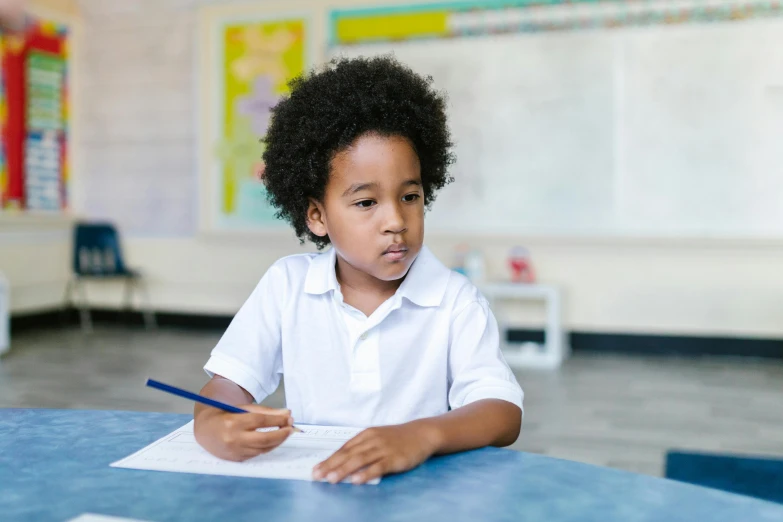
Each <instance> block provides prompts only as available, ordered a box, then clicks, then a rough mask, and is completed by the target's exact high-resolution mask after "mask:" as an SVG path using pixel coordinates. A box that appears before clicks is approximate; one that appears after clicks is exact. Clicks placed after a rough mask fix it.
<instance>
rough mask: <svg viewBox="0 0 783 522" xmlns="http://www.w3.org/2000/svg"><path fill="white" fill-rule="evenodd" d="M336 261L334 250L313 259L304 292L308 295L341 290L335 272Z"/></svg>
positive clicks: (308, 270) (331, 249)
mask: <svg viewBox="0 0 783 522" xmlns="http://www.w3.org/2000/svg"><path fill="white" fill-rule="evenodd" d="M336 261H337V254H336V253H335V251H334V248H330V249H329V250H327V251H326V252H324V253H322V254H318V255H317V256H315V257H313V260H312V261H311V262H310V268H308V269H307V277H306V278H305V285H304V291H305V292H306V293H308V294H325V293H326V292H329V291H330V290H339V289H340V285H339V284H337V275H336V274H335V271H334V268H335V262H336Z"/></svg>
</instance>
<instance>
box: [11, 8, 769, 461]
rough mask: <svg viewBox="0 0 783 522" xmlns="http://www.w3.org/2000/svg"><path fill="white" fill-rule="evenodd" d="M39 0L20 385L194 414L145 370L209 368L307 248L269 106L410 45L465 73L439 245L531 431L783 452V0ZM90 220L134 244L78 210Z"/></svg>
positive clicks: (20, 236)
mask: <svg viewBox="0 0 783 522" xmlns="http://www.w3.org/2000/svg"><path fill="white" fill-rule="evenodd" d="M28 10H29V12H30V13H31V14H32V15H33V16H32V17H30V18H29V19H28V20H27V23H26V28H25V29H24V30H23V31H22V33H16V34H12V33H9V32H6V34H5V35H4V37H3V44H2V53H3V54H2V56H3V58H2V62H3V70H2V74H3V84H4V86H3V95H2V104H1V106H2V111H1V113H2V116H3V118H4V133H3V141H4V148H3V150H4V153H3V156H2V171H0V194H2V211H0V272H2V274H3V275H4V280H7V281H6V282H4V283H3V284H0V288H2V290H1V291H0V325H2V326H0V353H2V352H4V351H5V352H7V353H5V355H3V356H2V358H1V359H0V406H3V407H58V408H99V409H134V410H135V409H138V410H155V411H179V412H188V411H190V410H191V405H190V404H189V403H188V402H185V401H181V400H179V399H177V398H169V397H167V396H162V394H160V393H158V392H154V391H150V390H147V389H145V388H144V387H143V382H144V379H145V378H146V377H148V376H149V377H155V378H159V379H161V380H164V381H166V382H172V383H173V384H177V385H181V386H183V387H187V388H190V389H198V388H199V387H200V386H201V385H202V384H203V383H204V382H205V381H206V375H205V374H204V373H203V371H202V370H201V366H202V365H203V363H204V362H205V361H206V358H207V356H208V353H209V351H210V349H211V347H212V346H213V345H214V343H215V342H216V341H217V339H218V338H219V336H220V333H221V331H222V330H223V329H224V328H225V327H226V326H227V324H228V321H229V320H230V317H231V316H232V315H233V314H234V313H235V312H236V310H237V309H238V308H239V306H240V305H241V304H242V303H243V301H244V299H245V298H246V297H247V296H248V295H249V293H250V291H251V290H252V289H253V287H254V286H255V284H256V283H257V281H258V279H259V278H260V277H261V276H262V275H263V273H264V272H265V271H266V269H267V268H268V267H269V266H270V265H271V264H272V263H273V262H274V261H275V260H277V259H278V258H280V257H281V256H284V255H288V254H292V253H297V252H303V251H307V250H309V249H311V247H309V246H307V245H305V246H301V245H299V243H298V241H297V239H296V238H295V237H293V234H292V232H291V231H290V229H289V228H288V227H287V226H286V225H285V224H281V223H278V222H277V221H276V220H275V218H274V212H273V211H272V210H271V209H270V208H269V206H268V205H267V203H266V202H265V199H264V193H263V188H262V187H261V185H260V184H259V183H258V181H257V179H256V175H255V174H256V173H257V172H258V171H259V169H261V168H262V167H263V165H261V163H260V158H261V154H262V152H263V149H262V145H261V144H260V143H259V141H258V140H259V138H260V136H262V135H263V133H264V132H265V129H266V125H267V123H268V117H269V108H270V107H271V106H272V105H274V103H275V102H276V101H277V100H278V99H279V98H280V97H281V96H284V95H285V93H286V82H287V81H288V80H290V79H291V78H293V77H295V76H297V75H299V74H301V73H302V72H303V71H304V70H306V69H308V68H310V67H312V66H314V65H317V64H319V63H322V62H324V61H325V60H328V59H329V58H330V57H333V56H340V55H343V56H357V55H372V54H378V53H387V52H392V51H393V52H394V53H395V54H396V55H397V57H398V58H399V59H400V60H401V61H403V62H405V63H407V64H408V65H410V66H411V67H412V68H413V69H414V70H416V71H418V72H421V73H423V74H426V75H431V76H432V77H433V81H434V82H435V85H437V86H438V87H439V88H442V89H444V90H446V91H447V92H448V93H449V98H450V105H449V111H450V118H451V120H450V122H451V126H452V130H453V133H454V139H455V142H456V152H457V156H458V162H457V164H456V165H455V167H454V171H453V175H454V177H455V178H456V182H455V183H454V184H453V185H452V186H450V187H447V188H446V189H445V190H444V191H443V193H442V195H441V196H440V197H439V199H438V200H437V201H436V203H435V205H434V208H433V211H432V212H431V214H429V215H428V218H427V243H428V244H429V246H430V247H431V248H432V250H433V251H434V252H435V253H436V255H438V256H439V257H440V259H441V260H442V261H443V262H444V263H446V264H447V265H449V266H452V267H454V268H455V269H460V270H463V271H465V272H466V273H467V274H468V275H469V276H470V277H472V278H473V279H474V280H475V281H476V283H477V284H479V285H482V287H483V288H485V289H486V293H487V295H488V297H492V298H493V302H494V305H495V307H494V309H495V311H496V313H497V315H498V318H499V319H500V321H501V326H502V327H503V328H504V330H508V339H509V343H508V346H507V347H506V349H507V352H508V354H509V355H508V360H509V362H510V363H511V364H512V365H513V366H514V367H515V372H516V373H517V376H518V379H519V381H520V383H521V385H522V386H523V388H524V389H525V393H526V401H525V406H526V413H525V425H524V428H523V432H522V435H521V437H520V439H519V441H518V442H517V443H516V444H515V446H514V447H515V448H516V449H522V450H526V451H533V452H540V453H546V454H549V455H553V456H557V457H562V458H569V459H575V460H581V461H585V462H590V463H596V464H601V465H608V466H613V467H618V468H623V469H628V470H631V471H638V472H642V473H648V474H653V475H661V474H663V473H664V458H665V455H666V452H667V451H669V450H672V449H677V448H679V449H686V450H704V451H713V452H728V453H741V454H753V455H767V456H775V455H777V456H783V407H781V404H783V364H782V363H781V359H783V275H782V274H783V270H781V267H783V203H781V201H783V198H781V193H783V147H781V146H780V136H781V135H783V5H782V4H781V2H776V1H741V0H733V1H729V0H727V1H697V0H690V1H688V0H679V1H674V0H667V1H663V0H661V1H624V2H619V1H606V2H597V1H584V2H574V1H571V2H558V1H554V0H550V1H545V2H538V3H534V2H523V1H517V2H512V1H509V2H503V3H501V2H475V1H469V2H454V3H452V4H448V3H447V4H443V3H438V4H437V5H432V4H427V3H420V4H416V3H415V2H412V1H411V0H407V1H405V2H402V3H400V2H396V1H395V0H341V1H334V2H322V1H318V0H309V1H305V0H301V1H299V0H288V1H271V0H270V1H265V0H257V1H255V2H251V3H241V2H240V3H237V2H229V1H225V2H208V1H198V0H133V1H129V0H33V1H31V2H29V4H28ZM96 221H100V222H110V223H112V224H114V225H115V226H116V230H117V231H118V234H119V238H120V242H119V244H120V245H121V249H122V259H120V258H118V257H117V256H116V249H115V243H114V241H113V239H111V238H112V236H111V232H110V231H109V232H107V231H106V230H103V229H99V230H95V229H83V230H82V233H81V235H79V234H75V225H76V223H81V222H96ZM107 234H108V235H107ZM77 237H78V238H79V239H78V243H76V242H75V238H77ZM107 238H108V239H107ZM96 245H97V246H96ZM80 246H81V247H84V248H80ZM126 266H127V267H129V268H131V269H134V270H138V272H139V274H140V276H139V277H136V275H133V277H131V278H129V277H126V276H130V275H131V274H130V272H128V271H126V270H124V268H125V267H126ZM531 268H532V269H531ZM74 274H78V275H79V276H80V277H77V278H76V279H74ZM114 275H119V276H120V277H113V276H114ZM96 276H97V277H96ZM108 276H112V277H108ZM512 279H518V280H519V281H521V282H513V283H512V282H510V281H511V280H512ZM127 280H130V281H131V282H132V285H131V286H130V287H129V288H131V290H138V291H134V292H133V293H132V296H131V297H132V302H133V311H131V312H126V313H122V309H123V306H124V300H123V299H124V296H125V284H126V281H127ZM77 282H78V284H77ZM66 290H68V292H66ZM66 293H68V294H71V295H70V297H71V299H69V300H68V301H67V302H66V299H65V297H64V296H65V294H66ZM547 306H549V308H548V309H547ZM79 307H81V308H82V312H83V313H82V315H79V314H78V313H77V308H79ZM547 310H548V311H547ZM87 311H89V312H90V317H89V318H88V317H87V314H86V312H87ZM151 311H154V312H155V313H154V317H153V316H152V315H151V314H149V313H147V314H145V313H143V312H151ZM9 315H10V342H8V338H9V336H8V328H7V326H6V324H7V323H6V322H4V320H3V318H4V317H8V316H9ZM88 319H89V320H88ZM145 319H146V323H145ZM153 320H154V323H155V324H156V325H157V327H156V328H155V327H152V326H153ZM90 323H92V325H91V324H90ZM145 324H146V326H149V327H151V328H148V329H147V328H143V326H144V325H145ZM546 328H549V330H548V332H549V335H548V336H547V339H546V343H545V344H544V345H543V346H534V344H531V343H541V342H542V341H543V339H544V337H545V336H544V330H545V329H546ZM4 338H5V339H6V340H5V341H4ZM560 341H562V342H560ZM569 348H570V352H571V353H570V355H569V353H568V352H569ZM269 402H270V403H271V404H276V405H282V404H283V402H284V398H283V396H282V393H281V391H278V393H277V394H276V395H275V396H273V397H271V398H270V399H269Z"/></svg>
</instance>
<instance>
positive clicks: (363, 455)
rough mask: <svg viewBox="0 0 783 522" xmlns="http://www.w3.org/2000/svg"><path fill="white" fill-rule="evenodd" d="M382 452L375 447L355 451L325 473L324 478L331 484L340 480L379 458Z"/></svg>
mask: <svg viewBox="0 0 783 522" xmlns="http://www.w3.org/2000/svg"><path fill="white" fill-rule="evenodd" d="M382 457H383V453H382V452H381V451H380V450H377V449H369V450H366V451H362V452H356V453H354V454H353V455H351V457H350V458H349V459H348V460H346V461H345V462H343V463H342V464H341V465H340V466H338V467H337V468H336V469H334V470H333V471H330V472H329V473H328V474H327V475H326V480H328V481H329V482H331V483H332V484H337V483H338V482H342V481H343V480H345V478H346V477H348V476H349V475H352V474H354V473H356V472H357V471H359V470H361V469H364V468H366V467H367V466H369V465H371V464H374V463H376V462H378V461H379V460H381V458H382Z"/></svg>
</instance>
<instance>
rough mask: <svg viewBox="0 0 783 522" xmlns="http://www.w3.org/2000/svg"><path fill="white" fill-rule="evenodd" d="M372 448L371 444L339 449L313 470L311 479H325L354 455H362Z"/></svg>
mask: <svg viewBox="0 0 783 522" xmlns="http://www.w3.org/2000/svg"><path fill="white" fill-rule="evenodd" d="M373 448H374V446H373V445H372V443H371V442H368V443H365V444H361V445H357V446H354V447H352V448H348V449H346V448H341V449H339V450H337V451H336V452H335V453H334V454H333V455H332V456H331V457H329V458H328V459H326V460H325V461H323V462H321V463H320V464H318V465H317V466H316V467H315V468H313V478H314V479H315V480H323V479H326V478H327V476H328V475H329V474H330V473H332V472H333V471H335V470H336V469H337V468H339V467H340V466H342V465H343V464H345V463H346V462H347V461H348V460H349V459H351V458H352V457H354V456H355V455H358V454H362V453H364V452H367V451H370V450H372V449H373Z"/></svg>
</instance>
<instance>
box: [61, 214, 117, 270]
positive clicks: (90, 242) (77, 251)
mask: <svg viewBox="0 0 783 522" xmlns="http://www.w3.org/2000/svg"><path fill="white" fill-rule="evenodd" d="M73 272H74V273H75V274H78V275H85V276H89V275H93V276H101V275H119V274H124V273H126V268H125V263H124V262H123V259H122V251H121V250H120V240H119V234H117V229H116V228H114V225H111V224H109V223H77V224H76V227H75V229H74V241H73Z"/></svg>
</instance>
